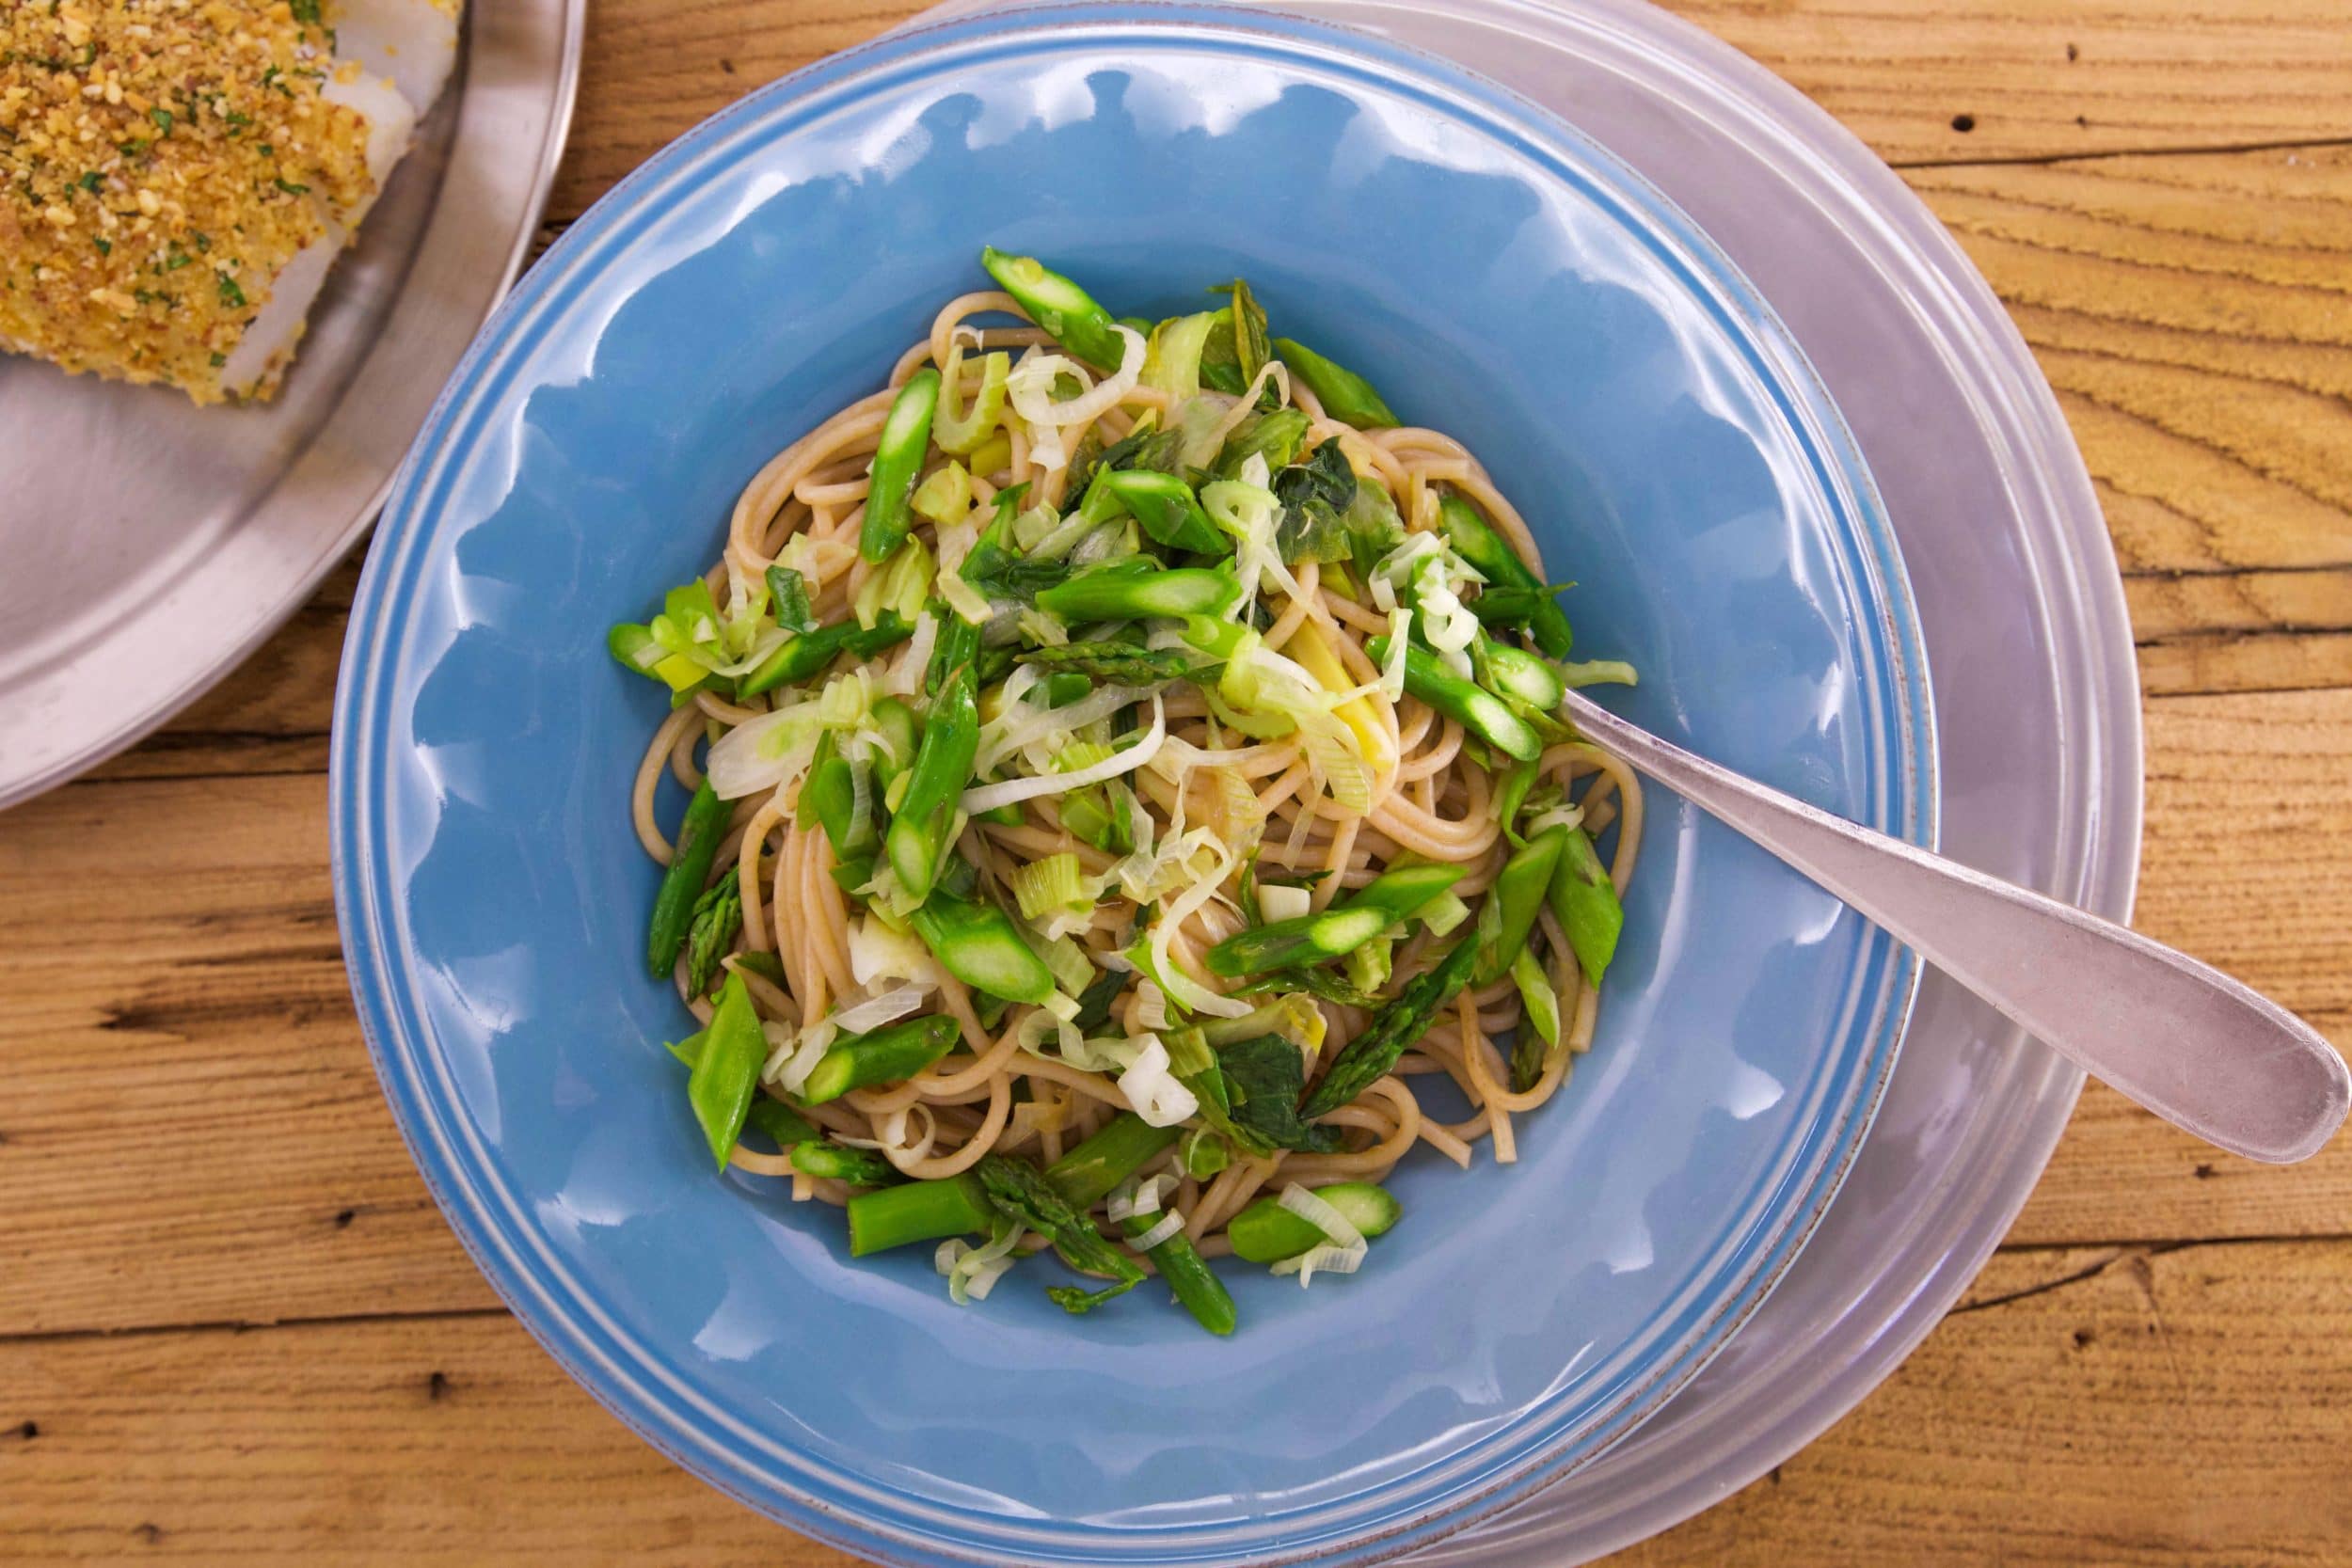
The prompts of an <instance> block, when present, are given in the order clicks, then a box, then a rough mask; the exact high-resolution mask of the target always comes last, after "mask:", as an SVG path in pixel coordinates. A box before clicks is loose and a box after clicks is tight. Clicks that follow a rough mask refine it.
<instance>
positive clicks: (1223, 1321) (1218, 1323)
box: [1120, 1214, 1235, 1334]
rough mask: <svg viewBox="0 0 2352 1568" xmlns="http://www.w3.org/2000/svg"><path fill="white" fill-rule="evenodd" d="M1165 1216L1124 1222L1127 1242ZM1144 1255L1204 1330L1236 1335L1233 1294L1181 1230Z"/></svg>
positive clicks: (1143, 1217)
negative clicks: (1234, 1332) (1234, 1330)
mask: <svg viewBox="0 0 2352 1568" xmlns="http://www.w3.org/2000/svg"><path fill="white" fill-rule="evenodd" d="M1163 1217H1164V1216H1162V1215H1159V1214H1136V1215H1134V1216H1133V1217H1131V1218H1129V1219H1127V1220H1124V1221H1122V1222H1121V1226H1120V1227H1121V1228H1122V1229H1124V1230H1125V1231H1126V1233H1127V1239H1128V1240H1129V1241H1133V1240H1135V1239H1136V1237H1139V1236H1144V1235H1148V1234H1150V1232H1151V1230H1152V1227H1153V1226H1155V1225H1157V1224H1159V1223H1160V1221H1161V1219H1162V1218H1163ZM1144 1256H1145V1257H1146V1258H1149V1259H1152V1267H1153V1268H1155V1269H1158V1270H1159V1271H1160V1278H1161V1279H1162V1280H1163V1281H1164V1282H1165V1283H1166V1284H1167V1286H1168V1290H1169V1291H1171V1292H1173V1293H1174V1295H1175V1297H1176V1299H1177V1300H1178V1301H1179V1302H1181V1303H1183V1305H1184V1310H1185V1311H1187V1312H1189V1313H1191V1314H1192V1316H1193V1320H1194V1321H1195V1322H1196V1323H1200V1326H1201V1327H1202V1328H1205V1329H1207V1330H1208V1331H1209V1332H1210V1333H1212V1334H1231V1333H1232V1332H1233V1323H1234V1319H1235V1314H1234V1311H1233V1297H1232V1292H1231V1291H1228V1290H1226V1289H1225V1282H1224V1281H1223V1280H1221V1279H1219V1278H1217V1276H1216V1271H1214V1270H1212V1269H1211V1268H1210V1267H1209V1262H1208V1259H1205V1258H1203V1257H1201V1256H1200V1249H1199V1248H1197V1247H1195V1246H1194V1245H1193V1244H1192V1239H1191V1238H1190V1237H1188V1236H1186V1235H1185V1234H1184V1232H1183V1231H1182V1230H1178V1231H1176V1232H1174V1233H1173V1234H1171V1235H1169V1236H1168V1238H1167V1239H1166V1240H1165V1241H1162V1242H1159V1243H1156V1244H1154V1245H1153V1246H1152V1247H1151V1248H1150V1249H1149V1250H1147V1251H1146V1252H1145V1253H1144Z"/></svg>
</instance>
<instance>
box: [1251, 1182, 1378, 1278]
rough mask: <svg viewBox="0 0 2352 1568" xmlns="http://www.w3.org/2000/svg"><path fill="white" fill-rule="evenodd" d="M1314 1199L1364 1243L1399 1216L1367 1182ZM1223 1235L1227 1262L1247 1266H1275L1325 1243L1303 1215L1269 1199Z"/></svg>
mask: <svg viewBox="0 0 2352 1568" xmlns="http://www.w3.org/2000/svg"><path fill="white" fill-rule="evenodd" d="M1315 1196H1317V1197H1319V1198H1321V1199H1323V1201H1324V1202H1326V1203H1327V1204H1329V1205H1330V1206H1331V1207H1332V1208H1334V1209H1337V1210H1338V1211H1339V1212H1340V1213H1341V1215H1342V1216H1343V1218H1344V1219H1345V1220H1346V1221H1347V1223H1348V1224H1350V1225H1352V1226H1354V1227H1356V1229H1357V1232H1358V1233H1359V1234H1360V1235H1361V1236H1362V1237H1363V1238H1364V1239H1365V1240H1366V1241H1370V1240H1371V1239H1372V1238H1373V1237H1375V1236H1379V1235H1383V1234H1385V1233H1386V1232H1387V1231H1389V1230H1390V1229H1391V1227H1394V1226H1395V1224H1396V1222H1397V1219H1398V1217H1399V1216H1400V1215H1401V1214H1402V1213H1403V1212H1404V1210H1403V1209H1402V1208H1401V1207H1400V1206H1399V1205H1398V1203H1397V1201H1396V1198H1395V1197H1394V1196H1392V1195H1391V1193H1390V1192H1389V1190H1388V1189H1387V1188H1386V1187H1380V1186H1375V1185H1374V1184H1373V1183H1372V1182H1369V1181H1341V1182H1338V1183H1335V1184H1334V1185H1332V1186H1328V1187H1322V1188H1318V1189H1317V1190H1316V1192H1315ZM1225 1234H1226V1236H1227V1238H1228V1239H1229V1240H1231V1241H1232V1243H1233V1256H1234V1257H1236V1258H1239V1259H1245V1260H1247V1261H1248V1262H1252V1263H1279V1262H1280V1261H1281V1260H1282V1259H1285V1258H1295V1257H1297V1256H1298V1255H1299V1254H1300V1253H1302V1252H1305V1251H1307V1250H1308V1249H1309V1248H1311V1247H1318V1246H1321V1245H1322V1244H1323V1243H1326V1242H1327V1241H1329V1240H1330V1239H1331V1238H1330V1237H1328V1236H1327V1235H1325V1234H1324V1233H1323V1231H1322V1230H1321V1229H1320V1228H1319V1227H1317V1226H1316V1225H1315V1224H1314V1222H1313V1221H1311V1220H1310V1219H1308V1218H1307V1217H1306V1216H1305V1215H1304V1214H1295V1213H1293V1212H1291V1211H1290V1210H1288V1209H1285V1208H1283V1207H1282V1205H1281V1202H1280V1200H1279V1199H1277V1198H1271V1197H1262V1198H1260V1199H1258V1201H1257V1202H1255V1203H1253V1204H1251V1205H1249V1207H1248V1208H1247V1209H1244V1210H1243V1211H1242V1212H1240V1213H1238V1214H1235V1215H1234V1216H1233V1217H1232V1220H1231V1221H1230V1222H1228V1223H1227V1225H1226V1227H1225Z"/></svg>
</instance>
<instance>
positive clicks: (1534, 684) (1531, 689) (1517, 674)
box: [1470, 634, 1567, 713]
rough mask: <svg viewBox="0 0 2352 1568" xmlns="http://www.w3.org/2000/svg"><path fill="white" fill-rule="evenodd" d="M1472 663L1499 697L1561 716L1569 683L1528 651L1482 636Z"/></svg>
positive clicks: (1472, 653) (1474, 647) (1475, 646)
mask: <svg viewBox="0 0 2352 1568" xmlns="http://www.w3.org/2000/svg"><path fill="white" fill-rule="evenodd" d="M1471 647H1472V652H1471V654H1470V661H1471V663H1472V665H1473V666H1474V667H1475V668H1476V669H1477V671H1478V678H1479V680H1480V682H1481V683H1482V684H1483V685H1484V686H1485V687H1486V689H1487V690H1489V691H1492V692H1494V693H1495V694H1496V695H1497V696H1501V697H1509V698H1513V699H1515V700H1517V701H1518V702H1522V703H1525V704H1526V705H1528V706H1530V707H1532V708H1534V710H1535V711H1536V712H1538V713H1557V712H1558V711H1559V710H1560V699H1561V698H1562V697H1563V696H1565V695H1566V693H1567V683H1566V682H1565V681H1564V680H1562V679H1561V678H1560V672H1559V671H1557V670H1555V669H1553V668H1552V667H1551V665H1550V664H1549V663H1548V662H1547V661H1545V660H1544V659H1541V658H1538V657H1536V656H1535V655H1534V654H1531V653H1529V652H1528V651H1527V650H1526V649H1524V648H1514V647H1513V646H1511V644H1509V643H1508V642H1498V641H1495V640H1494V639H1493V638H1491V637H1487V636H1485V635H1483V634H1482V635H1481V636H1480V637H1479V639H1478V641H1476V642H1475V643H1473V644H1472V645H1471Z"/></svg>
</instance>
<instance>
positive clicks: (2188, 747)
mask: <svg viewBox="0 0 2352 1568" xmlns="http://www.w3.org/2000/svg"><path fill="white" fill-rule="evenodd" d="M2151 712H2152V732H2151V738H2152V742H2153V755H2154V756H2155V758H2156V759H2157V763H2156V767H2155V768H2154V770H2153V773H2154V776H2153V781H2152V784H2151V808H2152V809H2151V819H2152V827H2151V831H2150V834H2149V862H2148V879H2147V880H2148V892H2147V894H2146V895H2145V898H2144V901H2143V906H2142V909H2143V920H2144V924H2145V925H2146V927H2147V928H2148V929H2150V930H2151V931H2153V932H2155V933H2156V934H2158V935H2160V936H2162V937H2164V938H2166V939H2167V940H2169V941H2172V942H2178V943H2180V944H2182V945H2184V946H2185V947H2187V948H2188V949H2189V950H2190V951H2192V952H2197V953H2201V954H2202V955H2204V956H2206V957H2208V958H2214V959H2216V960H2217V961H2219V962H2222V963H2224V964H2226V965H2228V966H2229V967H2231V968H2232V969H2233V970H2234V971H2235V972H2236V973H2238V974H2243V975H2245V976H2246V977H2247V978H2248V979H2249V980H2251V981H2252V982H2254V983H2255V984H2257V985H2259V986H2262V987H2263V988H2264V989H2265V990H2268V991H2270V992H2271V993H2272V994H2274V995H2276V996H2278V997H2279V998H2280V1000H2281V1001H2283V1002H2285V1003H2286V1004H2287V1005H2288V1006H2294V1007H2296V1008H2298V1009H2300V1010H2302V1011H2303V1012H2305V1013H2306V1014H2308V1015H2310V1016H2312V1017H2314V1018H2317V1019H2319V1020H2320V1021H2321V1022H2322V1025H2323V1027H2328V1028H2330V1029H2332V1030H2334V1031H2336V1034H2337V1037H2338V1038H2339V1039H2342V1040H2344V1041H2345V1042H2346V1043H2352V1028H2347V1027H2346V1023H2347V1022H2352V974H2347V973H2346V971H2345V966H2344V962H2343V957H2344V948H2343V937H2342V933H2343V932H2344V930H2345V929H2347V928H2352V834H2347V833H2346V832H2344V831H2343V828H2342V824H2341V822H2340V821H2339V820H2338V818H2339V817H2340V816H2341V815H2342V808H2343V799H2344V796H2343V781H2344V778H2345V777H2347V776H2352V691H2335V692H2312V693H2281V694H2273V695H2265V696H2250V697H2243V698H2233V699H2210V698H2200V699H2184V700H2169V699H2168V700H2164V701H2159V702H2157V703H2154V704H2153V705H2152V706H2151ZM325 810H326V796H325V789H324V785H323V784H322V782H321V781H319V780H318V779H316V778H315V777H296V778H269V779H247V780H214V781H187V780H181V781H171V782H135V781H134V782H127V783H120V784H103V785H101V784H92V785H82V786H76V787H73V788H70V789H66V790H62V791H59V792H57V793H56V794H53V795H51V796H48V797H46V798H44V799H42V800H37V801H34V802H32V803H30V804H28V805H26V806H24V807H23V808H20V809H19V810H18V811H16V812H12V813H10V814H8V816H6V817H4V818H0V1138H5V1139H6V1140H7V1141H6V1142H5V1143H0V1190H5V1191H7V1192H8V1194H9V1198H10V1200H9V1202H8V1203H7V1204H5V1205H0V1260H5V1261H6V1264H7V1266H5V1267H0V1333H8V1332H24V1331H28V1330H59V1329H93V1328H126V1327H136V1326H142V1325H152V1324H157V1323H187V1322H262V1321H269V1320H272V1319H278V1318H287V1317H313V1316H331V1315H338V1314H344V1313H352V1312H369V1311H378V1310H400V1311H422V1310H436V1309H441V1308H446V1307H475V1306H483V1305H487V1304H488V1303H489V1302H490V1301H491V1299H492V1298H491V1296H490V1294H489V1292H488V1291H487V1288H486V1287H485V1285H484V1284H483V1283H482V1282H481V1280H480V1279H479V1278H478V1277H477V1276H476V1275H475V1274H474V1272H473V1270H472V1268H471V1266H470V1265H469V1263H468V1261H467V1260H466V1259H465V1257H464V1255H463V1254H462V1252H461V1251H460V1249H459V1248H458V1247H457V1245H456V1243H454V1242H453V1240H452V1238H451V1237H450V1235H449V1234H448V1232H447V1230H446V1228H445V1227H443V1226H442V1224H441V1221H440V1219H439V1217H438V1215H437V1213H436V1212H434V1210H433V1209H432V1207H431V1206H430V1204H429V1202H428V1201H427V1200H426V1198H425V1196H424V1193H423V1191H422V1188H421V1185H420V1183H419V1182H418V1180H417V1178H416V1177H415V1175H414V1173H413V1172H412V1171H411V1170H410V1168H409V1165H408V1163H407V1159H406V1156H405V1152H404V1151H403V1149H402V1147H401V1145H400V1143H399V1141H398V1139H397V1137H396V1136H395V1134H394V1132H393V1130H392V1127H391V1124H390V1120H389V1116H388V1115H387V1113H386V1112H385V1110H384V1109H383V1107H382V1105H381V1103H380V1101H379V1099H378V1096H377V1092H376V1087H375V1083H374V1079H373V1075H372V1073H371V1072H370V1070H369V1069H368V1066H367V1061H366V1057H365V1054H364V1052H363V1051H362V1048H361V1045H360V1042H359V1038H358V1028H357V1024H356V1022H355V1021H354V1020H353V1018H352V1015H351V1010H350V1003H349V1001H348V1000H347V998H346V994H345V991H344V981H343V973H342V965H341V963H340V961H339V958H338V957H337V950H336V942H335V932H334V927H333V913H332V909H331V905H330V895H329V888H328V881H327V874H326V828H325ZM102 843H103V845H104V846H105V847H106V852H107V853H108V854H109V855H110V856H112V857H114V858H115V860H116V862H117V863H119V864H120V865H123V866H126V867H133V868H135V872H134V873H133V875H134V876H135V897H136V899H137V909H136V916H135V918H133V919H130V920H127V921H126V920H125V919H124V918H123V914H122V905H121V900H122V899H123V898H124V897H125V896H126V895H125V894H124V892H123V891H122V889H121V888H120V887H119V885H118V884H117V883H115V882H113V881H101V880H97V879H92V878H90V877H89V876H88V875H87V869H88V866H89V864H90V860H91V855H92V848H91V847H92V846H93V845H97V844H102ZM99 954H103V956H104V960H105V961H103V962H93V961H92V956H93V955H99ZM2094 1104H2096V1102H2095V1101H2094ZM2199 1164H2215V1165H2216V1166H2217V1169H2218V1170H2219V1172H2220V1174H2219V1175H2218V1176H2217V1177H2202V1178H2201V1177H2199V1176H2198V1175H2197V1174H2196V1167H2197V1166H2198V1165H2199ZM346 1214H348V1215H349V1216H350V1217H349V1218H348V1219H345V1218H344V1217H343V1216H345V1215H346ZM2347 1215H2352V1143H2340V1144H2339V1145H2338V1146H2336V1147H2335V1148H2331V1149H2330V1150H2328V1152H2327V1153H2326V1154H2324V1155H2322V1156H2321V1157H2320V1158H2319V1159H2318V1160H2316V1161H2314V1162H2312V1163H2311V1164H2306V1165H2302V1166H2298V1167H2296V1168H2295V1169H2293V1170H2288V1171H2262V1172H2252V1171H2250V1170H2247V1169H2245V1168H2244V1167H2240V1166H2236V1165H2234V1164H2230V1163H2229V1162H2226V1161H2215V1160H2214V1159H2213V1157H2212V1156H2210V1155H2208V1154H2205V1153H2202V1152H2201V1151H2200V1150H2199V1149H2198V1148H2196V1146H2194V1145H2193V1144H2191V1143H2189V1142H2188V1140H2186V1139H2185V1138H2182V1137H2180V1136H2178V1135H2177V1134H2172V1133H2169V1132H2163V1131H2162V1130H2160V1129H2155V1128H2153V1125H2152V1124H2150V1123H2149V1118H2147V1117H2145V1116H2144V1115H2143V1114H2142V1113H2139V1112H2137V1111H2134V1110H2130V1109H2129V1108H2127V1107H2121V1106H2112V1107H2109V1108H2108V1109H2107V1111H2106V1112H2105V1113H2103V1114H2099V1115H2095V1116H2089V1117H2086V1118H2085V1120H2084V1123H2083V1126H2082V1127H2081V1128H2079V1129H2077V1130H2076V1132H2075V1133H2074V1137H2073V1138H2072V1139H2070V1142H2069V1144H2068V1145H2067V1146H2066V1148H2065V1150H2064V1151H2063V1152H2062V1153H2061V1155H2060V1158H2059V1160H2058V1164H2056V1165H2055V1166H2054V1167H2053V1169H2052V1172H2051V1174H2050V1177H2049V1178H2048V1180H2047V1181H2046V1182H2045V1183H2044V1187H2043V1190H2042V1194H2041V1195H2040V1196H2038V1197H2037V1198H2036V1200H2035V1204H2034V1206H2033V1208H2032V1209H2031V1210H2029V1211H2028V1213H2027V1216H2026V1220H2025V1221H2024V1222H2022V1223H2021V1226H2020V1229H2019V1233H2018V1234H2019V1238H2020V1239H2021V1240H2027V1241H2034V1242H2042V1243H2054V1242H2066V1241H2100V1242H2105V1241H2113V1240H2124V1239H2132V1238H2139V1237H2156V1238H2171V1237H2179V1236H2189V1235H2200V1234H2219V1235H2267V1234H2331V1233H2339V1232H2342V1231H2344V1230H2346V1229H2347V1228H2352V1226H2347V1224H2346V1220H2347Z"/></svg>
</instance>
